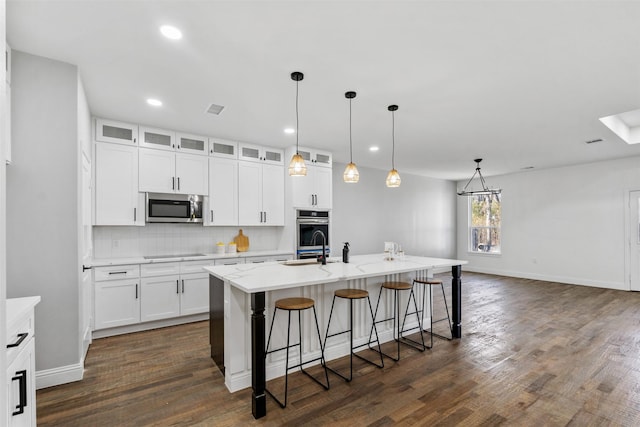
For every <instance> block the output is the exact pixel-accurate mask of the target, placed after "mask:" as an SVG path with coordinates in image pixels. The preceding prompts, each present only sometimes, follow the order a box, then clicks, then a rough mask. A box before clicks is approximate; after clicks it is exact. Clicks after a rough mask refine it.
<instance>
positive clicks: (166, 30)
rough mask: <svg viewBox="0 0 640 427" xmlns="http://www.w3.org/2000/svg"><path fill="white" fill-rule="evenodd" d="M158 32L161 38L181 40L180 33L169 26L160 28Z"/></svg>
mask: <svg viewBox="0 0 640 427" xmlns="http://www.w3.org/2000/svg"><path fill="white" fill-rule="evenodd" d="M160 32H161V33H162V35H163V36H165V37H166V38H168V39H171V40H180V39H181V38H182V31H180V30H179V29H177V28H176V27H173V26H171V25H163V26H162V27H160Z"/></svg>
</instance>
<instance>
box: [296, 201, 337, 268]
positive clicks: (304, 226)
mask: <svg viewBox="0 0 640 427" xmlns="http://www.w3.org/2000/svg"><path fill="white" fill-rule="evenodd" d="M316 231H320V232H321V233H322V234H323V235H324V236H325V239H326V241H325V246H326V248H325V254H326V256H329V253H330V250H329V212H328V211H308V210H299V211H298V213H297V218H296V246H297V247H296V255H297V257H298V259H305V258H318V257H319V256H321V255H322V243H323V242H322V237H321V236H320V235H319V233H316V236H315V238H314V233H315V232H316Z"/></svg>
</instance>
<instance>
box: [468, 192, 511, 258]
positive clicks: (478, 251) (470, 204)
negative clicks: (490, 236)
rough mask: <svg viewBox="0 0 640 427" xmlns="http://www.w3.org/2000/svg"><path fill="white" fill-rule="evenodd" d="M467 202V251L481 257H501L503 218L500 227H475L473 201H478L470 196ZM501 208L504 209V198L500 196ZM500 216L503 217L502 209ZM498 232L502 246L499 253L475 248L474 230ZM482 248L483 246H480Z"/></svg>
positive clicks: (500, 247)
mask: <svg viewBox="0 0 640 427" xmlns="http://www.w3.org/2000/svg"><path fill="white" fill-rule="evenodd" d="M468 199H469V200H468V202H467V229H468V234H467V251H468V252H469V253H471V254H480V255H501V254H502V218H500V224H499V225H498V226H474V225H473V201H474V200H475V199H476V196H469V197H468ZM499 202H500V207H501V208H502V196H500V200H499ZM500 214H501V216H502V209H500ZM479 229H483V230H490V232H491V230H497V232H498V237H499V240H500V246H499V247H498V250H497V251H485V250H482V249H481V248H474V247H473V246H474V245H473V241H474V238H473V234H474V230H479ZM478 246H482V245H478Z"/></svg>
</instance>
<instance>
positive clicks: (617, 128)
mask: <svg viewBox="0 0 640 427" xmlns="http://www.w3.org/2000/svg"><path fill="white" fill-rule="evenodd" d="M600 121H601V122H602V123H603V124H604V125H605V126H606V127H608V128H609V129H611V131H612V132H613V133H615V134H616V135H618V136H619V137H620V138H621V139H622V140H623V141H624V142H626V143H627V144H640V109H638V110H633V111H627V112H626V113H620V114H614V115H612V116H607V117H601V118H600Z"/></svg>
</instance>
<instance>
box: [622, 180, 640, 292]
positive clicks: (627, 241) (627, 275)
mask: <svg viewBox="0 0 640 427" xmlns="http://www.w3.org/2000/svg"><path fill="white" fill-rule="evenodd" d="M634 192H637V193H638V194H637V196H638V197H639V198H640V189H628V190H626V191H625V193H624V254H625V263H624V283H625V284H626V285H627V289H628V290H631V291H640V274H639V275H638V278H637V280H636V281H635V283H634V281H633V280H632V279H633V277H632V275H633V265H632V258H631V257H632V256H634V255H635V254H634V252H635V250H632V237H633V236H636V234H638V239H639V240H640V225H638V224H636V223H634V224H631V221H633V220H634V219H635V218H634V217H635V216H636V215H637V214H633V213H632V212H631V209H632V208H634V207H635V208H636V209H639V208H638V206H635V205H634V199H636V200H637V198H634V197H632V196H633V193H634ZM639 203H640V202H639ZM638 214H640V212H638ZM634 222H635V221H634ZM632 234H633V236H632Z"/></svg>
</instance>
